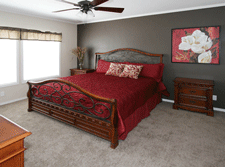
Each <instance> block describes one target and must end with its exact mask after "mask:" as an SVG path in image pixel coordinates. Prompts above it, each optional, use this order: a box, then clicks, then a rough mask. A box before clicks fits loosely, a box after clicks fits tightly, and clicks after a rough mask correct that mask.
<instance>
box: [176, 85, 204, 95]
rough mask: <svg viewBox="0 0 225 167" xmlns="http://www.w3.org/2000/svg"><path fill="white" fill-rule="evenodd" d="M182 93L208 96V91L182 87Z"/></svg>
mask: <svg viewBox="0 0 225 167" xmlns="http://www.w3.org/2000/svg"><path fill="white" fill-rule="evenodd" d="M180 93H182V94H187V95H196V96H206V89H196V88H191V87H181V89H180Z"/></svg>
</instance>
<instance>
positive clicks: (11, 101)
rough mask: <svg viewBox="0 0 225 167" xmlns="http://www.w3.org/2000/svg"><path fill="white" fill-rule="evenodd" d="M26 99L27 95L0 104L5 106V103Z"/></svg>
mask: <svg viewBox="0 0 225 167" xmlns="http://www.w3.org/2000/svg"><path fill="white" fill-rule="evenodd" d="M25 99H27V97H22V98H19V99H15V100H11V101H7V102H3V103H0V106H3V105H5V104H9V103H14V102H17V101H21V100H25Z"/></svg>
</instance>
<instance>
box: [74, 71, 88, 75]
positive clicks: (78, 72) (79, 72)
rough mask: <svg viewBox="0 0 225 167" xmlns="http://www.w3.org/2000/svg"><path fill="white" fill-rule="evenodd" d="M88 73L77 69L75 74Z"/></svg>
mask: <svg viewBox="0 0 225 167" xmlns="http://www.w3.org/2000/svg"><path fill="white" fill-rule="evenodd" d="M80 74H86V71H77V72H76V73H75V75H80Z"/></svg>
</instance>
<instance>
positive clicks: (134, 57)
mask: <svg viewBox="0 0 225 167" xmlns="http://www.w3.org/2000/svg"><path fill="white" fill-rule="evenodd" d="M162 57H163V55H162V54H151V53H147V52H142V51H139V50H136V49H130V48H121V49H115V50H112V51H109V52H104V53H100V52H97V53H95V58H96V61H95V63H96V64H95V68H96V67H97V62H98V60H99V59H102V60H105V61H109V62H131V63H144V64H157V63H162Z"/></svg>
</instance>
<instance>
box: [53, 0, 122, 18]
mask: <svg viewBox="0 0 225 167" xmlns="http://www.w3.org/2000/svg"><path fill="white" fill-rule="evenodd" d="M60 1H61V2H65V3H68V4H71V5H74V6H77V7H78V8H70V9H64V10H57V11H54V13H57V12H64V11H69V10H80V12H81V13H85V14H91V15H92V16H93V17H94V13H93V12H92V9H94V10H96V11H105V12H115V13H122V12H123V10H124V8H114V7H97V6H98V5H100V4H102V3H105V2H107V1H109V0H93V1H92V2H90V1H88V0H84V1H80V2H78V3H77V4H76V3H72V2H69V1H65V0H60Z"/></svg>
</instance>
